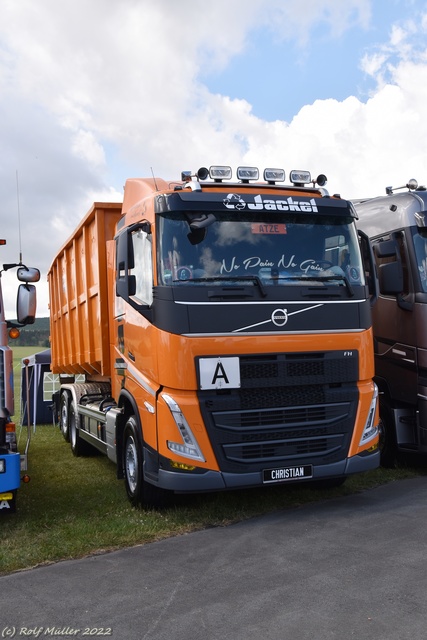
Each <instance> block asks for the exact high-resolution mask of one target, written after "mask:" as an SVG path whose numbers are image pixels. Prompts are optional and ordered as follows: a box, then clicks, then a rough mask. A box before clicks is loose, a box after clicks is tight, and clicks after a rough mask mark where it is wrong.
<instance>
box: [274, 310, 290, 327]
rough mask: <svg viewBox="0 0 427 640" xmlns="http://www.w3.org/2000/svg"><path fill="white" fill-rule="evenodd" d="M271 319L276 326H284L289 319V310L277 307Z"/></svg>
mask: <svg viewBox="0 0 427 640" xmlns="http://www.w3.org/2000/svg"><path fill="white" fill-rule="evenodd" d="M271 320H272V322H273V324H275V325H276V327H284V326H285V324H286V323H287V321H288V310H287V309H275V310H274V311H273V313H272V314H271Z"/></svg>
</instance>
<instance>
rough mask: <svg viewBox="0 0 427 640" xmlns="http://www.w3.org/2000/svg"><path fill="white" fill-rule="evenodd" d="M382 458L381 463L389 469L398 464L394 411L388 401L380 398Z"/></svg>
mask: <svg viewBox="0 0 427 640" xmlns="http://www.w3.org/2000/svg"><path fill="white" fill-rule="evenodd" d="M379 430H380V459H381V465H382V466H383V467H386V468H388V469H393V468H394V467H395V466H396V459H397V441H396V429H395V425H394V419H393V411H392V410H391V409H390V407H389V406H388V404H387V403H386V401H381V398H380V424H379Z"/></svg>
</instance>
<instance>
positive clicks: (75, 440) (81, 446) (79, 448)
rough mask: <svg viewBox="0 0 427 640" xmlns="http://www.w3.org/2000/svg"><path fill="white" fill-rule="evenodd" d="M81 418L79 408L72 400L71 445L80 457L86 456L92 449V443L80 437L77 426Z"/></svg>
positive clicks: (70, 420) (70, 417) (74, 452)
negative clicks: (77, 408)
mask: <svg viewBox="0 0 427 640" xmlns="http://www.w3.org/2000/svg"><path fill="white" fill-rule="evenodd" d="M78 420H79V416H78V415H77V410H76V407H75V405H74V402H73V401H71V402H70V410H69V422H68V424H69V434H70V445H71V451H72V452H73V454H74V455H75V456H76V458H78V457H79V456H84V455H86V454H88V453H89V452H90V450H91V448H92V447H91V446H90V444H88V443H87V442H86V441H85V440H82V438H81V437H80V433H79V429H78V428H77V421H78Z"/></svg>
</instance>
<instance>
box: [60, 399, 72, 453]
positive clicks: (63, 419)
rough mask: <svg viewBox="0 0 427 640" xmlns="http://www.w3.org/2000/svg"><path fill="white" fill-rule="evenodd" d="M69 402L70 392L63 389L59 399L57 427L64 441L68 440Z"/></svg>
mask: <svg viewBox="0 0 427 640" xmlns="http://www.w3.org/2000/svg"><path fill="white" fill-rule="evenodd" d="M70 404H71V397H70V394H69V393H67V392H66V391H63V392H62V393H61V398H60V401H59V428H60V429H61V433H62V435H63V436H64V439H65V441H66V442H69V441H70Z"/></svg>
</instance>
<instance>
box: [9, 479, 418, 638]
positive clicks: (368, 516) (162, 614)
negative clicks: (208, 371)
mask: <svg viewBox="0 0 427 640" xmlns="http://www.w3.org/2000/svg"><path fill="white" fill-rule="evenodd" d="M284 490H285V489H284ZM426 496H427V478H425V477H423V478H417V479H413V480H403V481H400V482H395V483H392V484H388V485H385V486H383V487H379V488H377V489H374V490H370V491H366V492H364V493H361V494H358V495H353V496H350V497H343V498H337V499H332V500H329V501H326V502H323V503H315V504H312V505H307V506H303V507H300V508H295V509H289V510H285V511H281V512H278V513H275V514H273V515H269V516H264V517H261V518H256V519H253V520H250V521H247V522H243V523H240V524H237V525H232V526H228V527H223V528H215V529H213V528H212V529H207V530H204V531H199V532H196V533H191V534H187V535H183V536H177V537H175V538H169V539H168V540H164V541H161V542H157V543H153V544H148V545H145V546H141V547H135V548H131V549H125V550H123V551H118V552H114V553H108V554H104V555H97V556H92V557H89V558H85V559H82V560H75V561H67V562H60V563H57V564H54V565H49V566H44V567H38V568H35V569H31V570H29V571H23V572H19V573H14V574H10V575H7V576H3V577H0V637H16V638H23V637H39V638H46V637H61V638H64V637H68V638H70V637H77V638H83V637H100V636H102V637H111V638H114V640H189V639H191V640H199V639H200V640H217V639H218V640H220V639H221V640H252V639H257V640H258V639H261V638H263V639H266V640H270V639H271V640H279V639H280V640H305V639H307V640H333V639H335V638H336V639H339V640H348V639H349V638H355V639H357V640H368V639H369V640H370V639H372V640H374V639H375V640H383V639H384V640H405V639H406V638H408V639H409V638H410V639H411V640H424V639H425V638H427V628H426V627H427V602H426V600H427V589H426V587H427V542H426V540H427V509H426V502H427V500H426Z"/></svg>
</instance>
